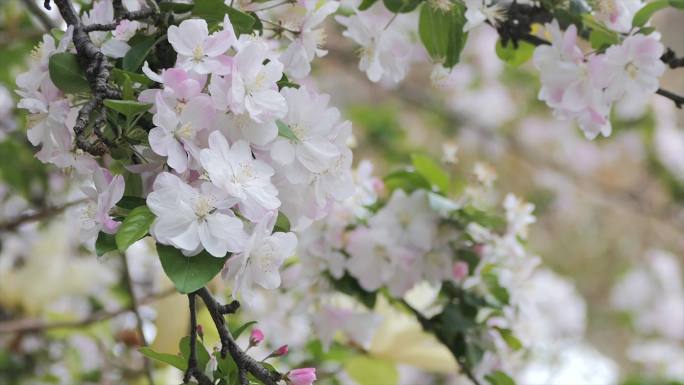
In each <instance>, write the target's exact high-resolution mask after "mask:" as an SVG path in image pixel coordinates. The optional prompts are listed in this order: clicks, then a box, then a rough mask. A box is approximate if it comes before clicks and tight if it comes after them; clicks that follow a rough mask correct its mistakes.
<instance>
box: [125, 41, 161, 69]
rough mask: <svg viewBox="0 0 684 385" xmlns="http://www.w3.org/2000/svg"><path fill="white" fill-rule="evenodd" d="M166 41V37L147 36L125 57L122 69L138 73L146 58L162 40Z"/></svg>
mask: <svg viewBox="0 0 684 385" xmlns="http://www.w3.org/2000/svg"><path fill="white" fill-rule="evenodd" d="M163 39H166V35H164V36H162V37H160V38H155V37H154V36H145V37H143V38H141V39H140V40H139V42H138V43H137V44H135V45H133V46H132V47H131V49H130V50H128V52H127V53H126V56H124V57H123V61H122V67H123V69H124V70H125V71H132V72H136V71H138V70H139V69H140V67H141V66H142V64H143V62H144V61H145V58H146V57H147V55H148V54H149V53H150V51H151V50H152V48H154V46H155V45H157V43H159V42H160V41H161V40H163Z"/></svg>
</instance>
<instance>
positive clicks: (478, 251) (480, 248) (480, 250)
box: [473, 243, 485, 258]
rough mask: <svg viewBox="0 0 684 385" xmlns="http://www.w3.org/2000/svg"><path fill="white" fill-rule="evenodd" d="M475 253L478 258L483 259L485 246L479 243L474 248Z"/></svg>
mask: <svg viewBox="0 0 684 385" xmlns="http://www.w3.org/2000/svg"><path fill="white" fill-rule="evenodd" d="M473 251H474V252H475V254H477V256H478V257H480V258H482V256H483V255H484V251H485V245H484V244H482V243H478V244H476V245H475V246H473Z"/></svg>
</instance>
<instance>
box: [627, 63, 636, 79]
mask: <svg viewBox="0 0 684 385" xmlns="http://www.w3.org/2000/svg"><path fill="white" fill-rule="evenodd" d="M625 71H626V72H627V76H629V78H630V79H632V80H635V79H636V78H637V75H639V68H638V67H637V66H635V65H634V63H632V62H629V63H627V65H626V66H625Z"/></svg>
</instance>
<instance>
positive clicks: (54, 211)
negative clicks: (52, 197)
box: [0, 199, 85, 234]
mask: <svg viewBox="0 0 684 385" xmlns="http://www.w3.org/2000/svg"><path fill="white" fill-rule="evenodd" d="M84 202H85V199H80V200H77V201H74V202H69V203H65V204H63V205H62V206H57V207H46V208H44V209H41V210H40V211H36V212H33V213H26V214H22V215H20V216H18V217H16V218H13V219H10V220H8V221H7V222H3V223H0V234H2V233H3V232H10V231H14V230H16V229H17V228H18V227H19V226H21V225H23V224H24V223H28V222H35V221H40V220H43V219H46V218H49V217H51V216H53V215H58V214H61V213H62V212H64V210H66V209H68V208H69V207H72V206H76V205H79V204H81V203H84Z"/></svg>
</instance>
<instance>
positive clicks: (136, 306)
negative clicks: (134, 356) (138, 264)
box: [121, 253, 154, 385]
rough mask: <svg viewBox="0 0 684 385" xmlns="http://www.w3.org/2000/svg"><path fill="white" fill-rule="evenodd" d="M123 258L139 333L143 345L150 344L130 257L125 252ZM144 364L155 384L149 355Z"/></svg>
mask: <svg viewBox="0 0 684 385" xmlns="http://www.w3.org/2000/svg"><path fill="white" fill-rule="evenodd" d="M121 260H122V264H123V280H124V284H125V285H126V291H128V295H129V297H130V298H131V311H132V312H133V314H135V319H136V323H137V325H138V333H139V334H140V340H141V341H142V345H143V346H147V345H149V343H148V341H147V338H146V337H145V331H144V327H143V326H144V324H143V318H142V316H141V315H140V310H139V304H138V299H137V297H136V295H135V290H134V289H133V282H132V281H131V272H130V269H129V267H128V258H127V257H126V254H125V253H121ZM143 365H144V367H145V375H146V376H147V382H148V383H149V384H150V385H154V372H153V370H152V369H153V368H152V362H150V359H149V358H148V357H147V356H144V357H143Z"/></svg>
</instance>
